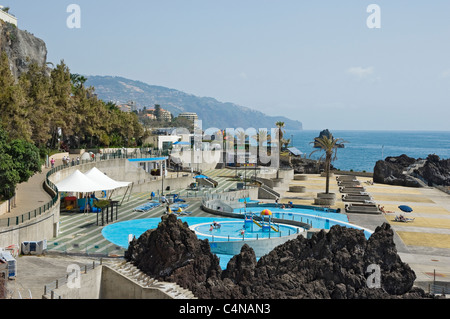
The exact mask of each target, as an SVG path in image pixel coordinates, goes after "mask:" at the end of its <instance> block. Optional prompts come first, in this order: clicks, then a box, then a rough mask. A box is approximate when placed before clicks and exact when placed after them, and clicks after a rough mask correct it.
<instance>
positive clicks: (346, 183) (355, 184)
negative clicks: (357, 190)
mask: <svg viewBox="0 0 450 319" xmlns="http://www.w3.org/2000/svg"><path fill="white" fill-rule="evenodd" d="M338 186H342V187H358V186H361V183H360V182H359V181H343V182H338Z"/></svg>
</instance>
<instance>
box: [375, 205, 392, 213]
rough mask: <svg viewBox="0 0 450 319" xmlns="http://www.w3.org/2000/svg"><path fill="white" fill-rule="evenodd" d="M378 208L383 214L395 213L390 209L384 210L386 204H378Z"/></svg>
mask: <svg viewBox="0 0 450 319" xmlns="http://www.w3.org/2000/svg"><path fill="white" fill-rule="evenodd" d="M378 209H379V210H380V212H382V213H383V214H393V213H394V212H392V211H390V210H387V211H386V210H384V206H380V205H378Z"/></svg>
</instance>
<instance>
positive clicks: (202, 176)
mask: <svg viewBox="0 0 450 319" xmlns="http://www.w3.org/2000/svg"><path fill="white" fill-rule="evenodd" d="M194 178H196V179H202V178H208V176H205V175H197V176H195V177H194Z"/></svg>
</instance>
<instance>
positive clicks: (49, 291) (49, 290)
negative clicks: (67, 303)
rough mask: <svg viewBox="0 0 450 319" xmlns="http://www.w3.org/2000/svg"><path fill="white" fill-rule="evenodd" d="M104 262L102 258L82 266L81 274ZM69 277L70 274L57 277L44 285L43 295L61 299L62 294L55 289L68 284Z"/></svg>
mask: <svg viewBox="0 0 450 319" xmlns="http://www.w3.org/2000/svg"><path fill="white" fill-rule="evenodd" d="M102 264H103V260H102V259H100V261H99V262H98V263H96V262H95V261H92V264H90V265H84V266H80V271H81V273H80V274H79V275H80V276H81V274H83V273H84V274H86V273H87V272H88V271H90V270H94V269H95V268H96V267H98V266H101V265H102ZM69 278H70V274H67V275H66V276H65V277H62V278H59V279H56V280H54V281H52V282H51V283H49V284H46V285H44V293H43V296H47V298H50V299H61V298H62V296H60V295H58V294H57V293H56V292H55V289H58V288H59V287H61V286H63V285H65V284H67V283H68V280H69Z"/></svg>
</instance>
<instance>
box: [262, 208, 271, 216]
mask: <svg viewBox="0 0 450 319" xmlns="http://www.w3.org/2000/svg"><path fill="white" fill-rule="evenodd" d="M261 215H266V216H269V215H272V212H271V211H270V210H268V209H264V210H263V211H262V212H261Z"/></svg>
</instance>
